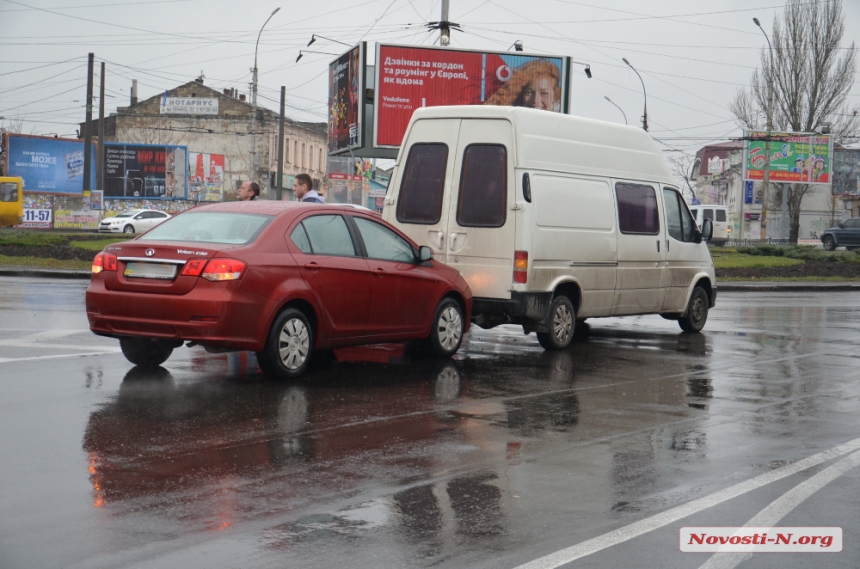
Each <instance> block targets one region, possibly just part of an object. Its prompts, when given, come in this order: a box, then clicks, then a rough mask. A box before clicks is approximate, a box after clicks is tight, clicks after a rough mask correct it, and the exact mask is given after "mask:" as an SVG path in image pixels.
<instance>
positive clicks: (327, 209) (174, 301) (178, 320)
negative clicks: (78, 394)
mask: <svg viewBox="0 0 860 569" xmlns="http://www.w3.org/2000/svg"><path fill="white" fill-rule="evenodd" d="M86 307H87V317H88V318H89V322H90V329H91V330H92V331H93V332H94V333H96V334H98V335H100V336H109V337H113V338H118V339H119V341H120V347H121V348H122V352H123V354H124V355H125V357H126V358H127V359H128V360H129V361H130V362H132V363H134V364H137V365H142V366H155V365H158V364H161V363H162V362H164V361H166V360H167V358H168V357H170V354H171V353H172V351H173V349H174V348H177V347H179V346H181V345H182V344H183V343H184V342H190V343H192V344H194V345H202V346H203V347H204V348H206V349H208V350H209V351H215V352H221V351H238V350H249V351H254V352H256V353H257V359H258V361H259V363H260V368H262V370H263V371H264V372H265V373H266V374H267V375H269V376H271V377H274V378H292V377H296V376H298V375H300V374H301V373H303V372H304V371H305V369H306V368H307V366H308V364H309V362H310V359H311V354H312V352H313V351H314V350H328V349H333V348H339V347H345V346H356V345H362V344H376V343H382V342H403V341H410V340H419V341H421V343H423V344H425V346H426V348H428V349H429V351H431V352H433V353H435V354H436V355H438V356H443V357H445V356H451V355H453V354H454V353H456V351H457V350H458V349H459V347H460V342H461V340H462V338H463V334H465V333H466V331H468V329H469V321H470V318H471V312H472V293H471V291H470V290H469V287H468V285H467V284H466V281H465V280H463V277H462V276H460V273H459V272H458V271H456V270H455V269H453V268H451V267H448V266H446V265H443V264H442V263H439V262H438V261H435V260H433V255H432V253H431V251H430V248H429V247H419V246H418V245H416V244H415V243H414V242H412V241H411V240H410V239H409V238H408V237H405V236H404V235H403V234H402V233H400V232H399V231H398V230H396V229H394V228H393V227H392V226H391V225H390V224H388V223H386V222H384V221H382V220H381V219H380V218H379V217H378V216H376V215H374V214H372V213H370V212H367V211H364V210H361V209H358V208H346V207H339V206H330V205H324V204H310V203H301V202H277V201H247V202H230V203H218V204H211V205H205V206H201V207H197V208H194V209H192V210H189V211H186V212H184V213H182V214H180V215H176V216H174V217H173V218H172V219H169V220H167V221H166V222H165V223H163V224H162V225H159V226H158V227H156V228H154V229H152V230H151V231H149V232H148V233H145V234H144V235H140V236H138V237H136V238H135V239H133V240H132V241H126V242H123V243H115V244H112V245H109V246H108V247H106V248H105V250H104V251H102V252H101V253H99V254H98V255H96V258H95V260H94V261H93V268H92V281H91V282H90V286H89V288H88V289H87V293H86Z"/></svg>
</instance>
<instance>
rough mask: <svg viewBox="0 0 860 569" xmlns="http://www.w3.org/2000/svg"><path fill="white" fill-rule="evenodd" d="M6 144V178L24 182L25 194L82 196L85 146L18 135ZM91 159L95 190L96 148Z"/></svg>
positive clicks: (66, 141)
mask: <svg viewBox="0 0 860 569" xmlns="http://www.w3.org/2000/svg"><path fill="white" fill-rule="evenodd" d="M7 141H8V166H9V167H8V170H7V172H8V174H7V175H8V176H20V177H21V178H23V179H24V191H25V192H45V193H56V194H76V195H82V194H83V191H84V143H83V142H79V141H76V140H69V139H64V138H47V137H38V136H24V135H15V134H10V135H8V137H7ZM92 156H93V161H92V166H91V170H90V173H91V176H90V179H91V180H92V184H93V186H95V181H96V161H95V156H96V151H95V145H93V153H92Z"/></svg>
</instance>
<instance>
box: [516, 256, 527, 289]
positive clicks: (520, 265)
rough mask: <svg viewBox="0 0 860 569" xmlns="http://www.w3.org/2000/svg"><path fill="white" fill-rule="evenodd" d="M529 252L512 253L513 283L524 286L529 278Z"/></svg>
mask: <svg viewBox="0 0 860 569" xmlns="http://www.w3.org/2000/svg"><path fill="white" fill-rule="evenodd" d="M528 271H529V252H528V251H514V282H515V283H521V284H525V283H526V282H527V281H528V278H529V272H528Z"/></svg>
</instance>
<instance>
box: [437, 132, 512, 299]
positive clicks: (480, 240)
mask: <svg viewBox="0 0 860 569" xmlns="http://www.w3.org/2000/svg"><path fill="white" fill-rule="evenodd" d="M515 185H516V184H515V180H514V145H513V127H512V126H511V123H510V122H508V121H506V120H497V119H483V120H482V119H464V120H463V121H462V124H461V125H460V137H459V139H458V143H457V155H456V158H455V160H454V178H453V186H452V188H451V193H452V199H451V200H450V207H449V210H448V219H449V221H448V234H447V236H446V239H447V263H448V264H449V265H451V266H452V267H454V268H456V269H457V270H459V271H460V273H461V274H462V275H463V278H465V279H466V282H467V283H469V287H470V288H471V289H472V294H473V295H474V296H475V297H476V298H510V295H511V292H510V291H511V284H512V282H513V257H514V238H515V233H516V216H515V213H516V212H515V211H512V210H511V206H513V205H514V204H515V203H516V196H515Z"/></svg>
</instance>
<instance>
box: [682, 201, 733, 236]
mask: <svg viewBox="0 0 860 569" xmlns="http://www.w3.org/2000/svg"><path fill="white" fill-rule="evenodd" d="M690 213H692V214H693V219H695V220H696V224H698V226H699V229H701V227H702V221H704V220H705V219H710V220H711V221H713V222H714V236H713V237H711V243H712V244H714V245H720V246H722V245H725V244H726V241H728V240H729V239H731V238H732V228H731V227H729V216H728V209H727V208H726V206H724V205H691V206H690Z"/></svg>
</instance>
